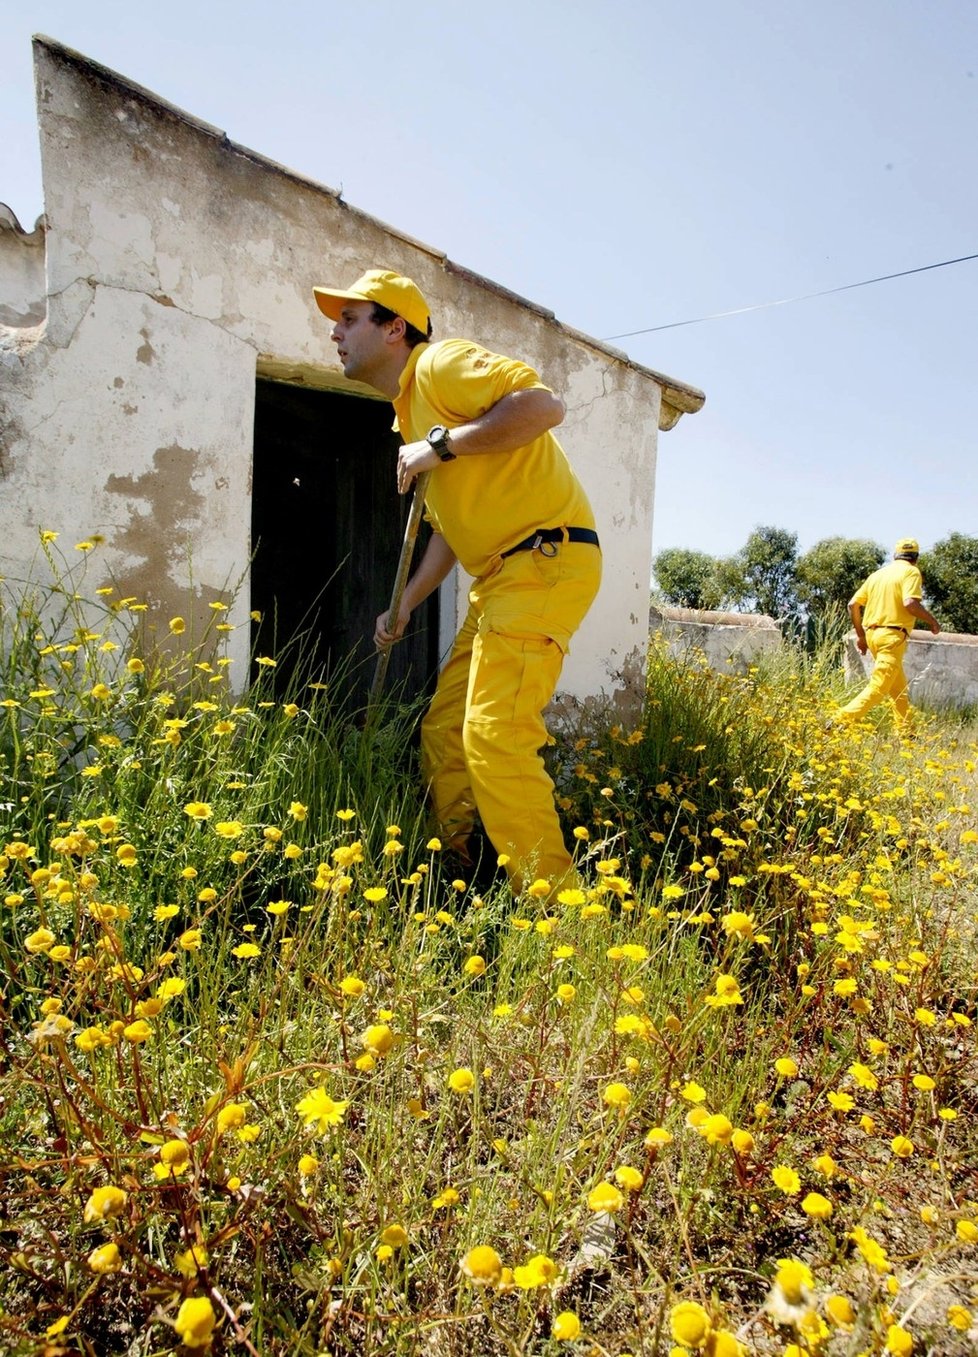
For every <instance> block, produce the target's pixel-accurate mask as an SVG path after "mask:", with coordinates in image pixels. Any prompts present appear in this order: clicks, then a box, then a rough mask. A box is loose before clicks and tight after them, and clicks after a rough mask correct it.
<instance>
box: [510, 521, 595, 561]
mask: <svg viewBox="0 0 978 1357" xmlns="http://www.w3.org/2000/svg"><path fill="white" fill-rule="evenodd" d="M560 542H587V543H589V544H590V545H591V546H592V547H599V546H600V545H601V543H600V542H599V541H598V534H597V533H596V532H595V531H594V529H593V528H538V529H537V531H536V532H535V533H533V535H532V536H531V537H524V538H523V541H522V542H517V543H516V546H515V547H510V549H509V551H503V552H500V555H501V556H514V555H515V554H516V552H518V551H537V550H538V549H539V550H540V551H541V552H542V554H543V555H544V556H556V554H557V546H558V544H559V543H560ZM546 546H549V547H552V548H553V550H552V551H544V550H543V549H544V547H546Z"/></svg>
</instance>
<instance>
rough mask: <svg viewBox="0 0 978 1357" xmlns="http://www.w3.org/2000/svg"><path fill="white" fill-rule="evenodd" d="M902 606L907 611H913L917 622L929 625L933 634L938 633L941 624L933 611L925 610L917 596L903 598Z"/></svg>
mask: <svg viewBox="0 0 978 1357" xmlns="http://www.w3.org/2000/svg"><path fill="white" fill-rule="evenodd" d="M903 606H904V607H905V608H906V610H907V612H908V613H913V615H914V617H916V619H917V621H918V622H923V624H924V626H925V627H930V629H931V631H932V632H933V633H934V635H935V636H936V635H937V634H938V632H939V631H940V629H941V624H940V623H939V622H938V620H937V618H936V617H935V616H934V614H933V613H931V612H928V611H927V609H926V608H925V607H924V605H923V604H922V603H921V601H920V599H919V598H905V599H904V600H903Z"/></svg>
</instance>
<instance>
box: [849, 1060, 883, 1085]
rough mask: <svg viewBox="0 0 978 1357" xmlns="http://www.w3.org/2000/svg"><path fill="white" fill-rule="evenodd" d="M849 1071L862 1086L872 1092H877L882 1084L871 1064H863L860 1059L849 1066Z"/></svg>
mask: <svg viewBox="0 0 978 1357" xmlns="http://www.w3.org/2000/svg"><path fill="white" fill-rule="evenodd" d="M849 1073H850V1074H851V1075H852V1077H853V1079H854V1080H855V1082H856V1083H857V1084H858V1085H859V1087H860V1088H864V1089H866V1090H867V1091H868V1092H870V1093H875V1092H876V1090H877V1089H878V1088H879V1086H880V1081H879V1080H878V1079H877V1077H876V1075H875V1074H874V1073H873V1071H872V1070H871V1069H870V1068H869V1066H868V1065H863V1064H861V1063H860V1062H859V1061H858V1060H857V1061H855V1063H854V1064H852V1065H850V1066H849Z"/></svg>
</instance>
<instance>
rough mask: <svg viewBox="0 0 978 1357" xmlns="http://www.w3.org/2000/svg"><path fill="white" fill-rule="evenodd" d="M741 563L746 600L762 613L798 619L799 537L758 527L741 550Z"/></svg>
mask: <svg viewBox="0 0 978 1357" xmlns="http://www.w3.org/2000/svg"><path fill="white" fill-rule="evenodd" d="M738 559H739V561H740V565H741V568H742V570H743V572H744V580H745V583H746V586H747V596H748V598H750V599H752V600H753V601H754V603H755V604H756V606H757V609H758V611H759V612H762V613H768V614H769V615H770V616H771V617H775V618H779V619H781V618H791V617H795V616H797V613H798V596H797V593H796V592H795V568H796V566H797V563H798V534H797V533H795V532H788V531H787V530H786V529H785V528H773V527H757V528H755V529H754V531H753V532H752V533H751V535H750V537H748V539H747V542H746V544H745V545H744V546H743V547H742V548H741V551H740V555H739V558H738Z"/></svg>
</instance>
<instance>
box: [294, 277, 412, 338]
mask: <svg viewBox="0 0 978 1357" xmlns="http://www.w3.org/2000/svg"><path fill="white" fill-rule="evenodd" d="M312 291H313V295H314V296H315V298H316V302H317V305H318V306H319V309H320V311H322V313H323V315H325V316H329V318H330V320H339V318H340V312H341V311H342V310H343V303H344V302H378V303H379V304H380V305H381V306H386V307H387V309H388V311H393V312H394V314H395V315H396V316H402V317H403V319H404V320H406V321H407V323H408V324H409V325H413V326H414V328H415V329H416V330H420V331H421V333H422V334H423V335H426V334H427V333H428V326H429V323H430V316H429V312H428V303H427V302H426V301H425V299H424V297H423V296H422V295H421V289H420V288H419V287H418V286H417V284H416V283H412V281H411V279H410V278H404V277H402V276H401V274H399V273H391V272H390V271H389V270H388V269H368V270H367V272H366V273H365V274H364V275H363V277H362V278H358V279H357V281H356V282H355V283H354V284H353V286H352V287H349V288H347V289H346V290H345V291H343V290H340V289H338V288H333V287H314V288H313V290H312Z"/></svg>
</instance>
